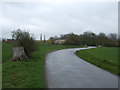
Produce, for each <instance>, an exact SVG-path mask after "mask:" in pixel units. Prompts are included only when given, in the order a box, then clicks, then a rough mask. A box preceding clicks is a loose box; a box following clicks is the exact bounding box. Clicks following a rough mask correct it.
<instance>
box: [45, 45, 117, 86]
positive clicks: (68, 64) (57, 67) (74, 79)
mask: <svg viewBox="0 0 120 90" xmlns="http://www.w3.org/2000/svg"><path fill="white" fill-rule="evenodd" d="M90 48H95V47H88V48H75V49H64V50H58V51H54V52H51V53H49V54H48V55H47V57H46V77H47V85H48V88H118V77H117V76H115V75H113V74H111V73H109V72H107V71H104V70H102V69H100V68H98V67H96V66H94V65H92V64H90V63H88V62H86V61H84V60H82V59H80V58H78V57H77V56H75V55H74V52H76V51H77V50H82V49H90Z"/></svg>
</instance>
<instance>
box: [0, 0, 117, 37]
mask: <svg viewBox="0 0 120 90" xmlns="http://www.w3.org/2000/svg"><path fill="white" fill-rule="evenodd" d="M0 7H1V13H2V14H0V24H2V35H3V38H10V37H11V31H13V30H17V29H18V28H20V29H22V30H27V31H29V32H30V33H32V34H34V37H35V38H36V39H39V37H40V34H41V33H42V34H45V35H46V37H47V38H49V37H50V36H55V35H57V36H58V35H60V34H66V33H71V32H73V33H76V34H82V33H83V32H85V31H92V32H94V33H97V34H98V33H100V32H104V33H106V34H109V33H118V3H117V2H74V3H73V2H61V3H56V2H55V3H53V2H48V3H47V2H36V3H33V2H32V3H30V2H26V3H25V2H16V3H14V2H11V3H1V4H0Z"/></svg>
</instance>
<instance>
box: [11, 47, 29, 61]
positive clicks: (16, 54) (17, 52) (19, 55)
mask: <svg viewBox="0 0 120 90" xmlns="http://www.w3.org/2000/svg"><path fill="white" fill-rule="evenodd" d="M27 58H28V57H27V55H26V53H25V51H24V48H23V47H14V48H13V58H12V59H11V60H12V61H17V60H25V59H27Z"/></svg>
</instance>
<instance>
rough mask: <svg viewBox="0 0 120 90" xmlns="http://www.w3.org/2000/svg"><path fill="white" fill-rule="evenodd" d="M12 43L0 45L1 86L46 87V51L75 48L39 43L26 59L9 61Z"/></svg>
mask: <svg viewBox="0 0 120 90" xmlns="http://www.w3.org/2000/svg"><path fill="white" fill-rule="evenodd" d="M12 47H13V46H12V44H8V43H7V44H6V43H3V46H2V49H3V50H2V54H3V55H2V63H3V66H2V67H3V68H2V69H3V72H2V76H3V77H2V78H3V80H2V86H3V88H46V82H45V81H46V80H45V56H46V54H47V53H48V52H50V51H53V50H58V49H65V48H75V47H78V46H68V45H40V44H37V46H36V47H38V50H37V51H35V52H34V53H33V56H32V58H31V59H28V60H27V61H10V59H11V58H12Z"/></svg>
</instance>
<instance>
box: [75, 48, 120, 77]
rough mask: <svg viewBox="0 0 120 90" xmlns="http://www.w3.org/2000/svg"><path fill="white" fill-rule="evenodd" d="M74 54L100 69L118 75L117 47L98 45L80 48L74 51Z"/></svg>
mask: <svg viewBox="0 0 120 90" xmlns="http://www.w3.org/2000/svg"><path fill="white" fill-rule="evenodd" d="M76 55H77V56H78V57H80V58H82V59H84V60H86V61H88V62H90V63H92V64H94V65H96V66H98V67H100V68H102V69H105V70H107V71H109V72H111V73H114V74H116V75H118V48H117V47H100V48H94V49H88V50H80V51H77V52H76ZM119 75H120V73H119Z"/></svg>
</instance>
